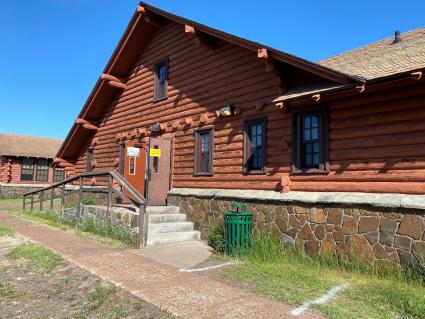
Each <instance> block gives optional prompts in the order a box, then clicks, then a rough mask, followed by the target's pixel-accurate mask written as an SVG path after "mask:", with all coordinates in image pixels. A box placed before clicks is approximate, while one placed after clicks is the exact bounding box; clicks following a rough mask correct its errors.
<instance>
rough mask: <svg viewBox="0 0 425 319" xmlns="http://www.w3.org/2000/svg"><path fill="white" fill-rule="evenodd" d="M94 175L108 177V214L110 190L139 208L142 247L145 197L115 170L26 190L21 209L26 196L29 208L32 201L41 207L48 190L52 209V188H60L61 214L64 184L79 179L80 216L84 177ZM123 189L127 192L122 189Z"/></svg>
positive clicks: (86, 176)
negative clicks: (119, 188)
mask: <svg viewBox="0 0 425 319" xmlns="http://www.w3.org/2000/svg"><path fill="white" fill-rule="evenodd" d="M96 176H107V177H109V178H108V188H107V190H108V203H107V213H108V214H109V211H110V208H111V202H110V200H111V195H112V192H113V193H115V194H116V195H117V196H120V197H124V198H125V199H127V200H129V201H131V202H132V203H133V205H134V206H136V208H137V209H138V210H139V235H140V247H144V246H145V243H146V238H147V227H146V226H147V222H145V218H146V198H144V197H143V196H142V195H141V194H140V193H139V192H138V191H137V190H136V189H135V188H134V187H133V186H132V185H131V184H130V183H128V182H127V181H126V180H125V179H124V177H123V176H122V175H121V174H119V173H118V172H117V171H115V170H112V171H98V172H87V173H82V174H79V175H76V176H73V177H70V178H67V179H65V180H63V181H61V182H58V183H54V184H51V185H49V186H46V187H44V188H41V189H38V190H34V191H31V192H27V193H25V194H23V195H22V196H23V210H24V211H25V209H26V198H27V197H29V196H31V210H32V209H33V206H34V203H40V210H42V209H43V201H44V193H45V192H46V191H48V190H51V194H50V209H53V199H54V189H56V188H59V187H60V188H61V214H62V215H63V212H64V198H65V185H66V184H69V183H72V182H74V181H77V180H79V181H80V185H79V188H78V191H79V203H78V211H77V217H80V210H81V206H82V193H83V188H84V184H83V180H84V178H89V177H96ZM113 179H115V180H116V181H117V182H118V184H119V185H120V186H121V191H118V190H117V189H115V188H114V187H113V185H112V181H113ZM123 189H124V190H125V191H126V192H127V194H128V195H127V194H125V192H124V191H123ZM37 194H38V195H39V200H38V201H34V195H37Z"/></svg>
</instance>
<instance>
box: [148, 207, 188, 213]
mask: <svg viewBox="0 0 425 319" xmlns="http://www.w3.org/2000/svg"><path fill="white" fill-rule="evenodd" d="M146 212H147V213H149V214H155V215H156V214H179V213H180V208H179V207H177V206H148V207H147V208H146Z"/></svg>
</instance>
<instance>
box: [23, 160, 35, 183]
mask: <svg viewBox="0 0 425 319" xmlns="http://www.w3.org/2000/svg"><path fill="white" fill-rule="evenodd" d="M25 160H28V161H31V179H23V178H22V176H23V171H24V161H25ZM34 166H35V165H34V158H32V157H24V158H22V161H21V174H20V181H22V182H33V181H34Z"/></svg>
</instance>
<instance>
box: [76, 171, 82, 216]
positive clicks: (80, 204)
mask: <svg viewBox="0 0 425 319" xmlns="http://www.w3.org/2000/svg"><path fill="white" fill-rule="evenodd" d="M82 204H83V177H82V176H81V177H80V188H79V189H78V211H77V218H80V214H81V208H82V207H81V206H82Z"/></svg>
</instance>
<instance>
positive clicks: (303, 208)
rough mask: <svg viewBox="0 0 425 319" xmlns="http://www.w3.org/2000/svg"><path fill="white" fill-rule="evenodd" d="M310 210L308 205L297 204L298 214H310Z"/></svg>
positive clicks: (296, 210)
mask: <svg viewBox="0 0 425 319" xmlns="http://www.w3.org/2000/svg"><path fill="white" fill-rule="evenodd" d="M309 210H310V209H309V208H308V207H306V206H295V212H296V213H297V214H301V215H302V214H308V212H309Z"/></svg>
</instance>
